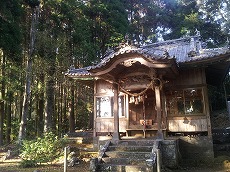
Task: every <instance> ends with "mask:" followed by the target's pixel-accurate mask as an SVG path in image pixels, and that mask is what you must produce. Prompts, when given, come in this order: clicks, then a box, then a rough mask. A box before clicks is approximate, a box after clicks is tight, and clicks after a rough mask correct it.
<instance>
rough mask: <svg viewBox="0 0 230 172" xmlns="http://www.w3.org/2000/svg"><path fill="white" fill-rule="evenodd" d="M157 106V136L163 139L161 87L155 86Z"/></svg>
mask: <svg viewBox="0 0 230 172" xmlns="http://www.w3.org/2000/svg"><path fill="white" fill-rule="evenodd" d="M155 97H156V108H157V137H158V139H163V133H162V127H161V96H160V87H159V86H155Z"/></svg>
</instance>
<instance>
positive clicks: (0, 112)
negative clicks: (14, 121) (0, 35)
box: [0, 52, 5, 146]
mask: <svg viewBox="0 0 230 172" xmlns="http://www.w3.org/2000/svg"><path fill="white" fill-rule="evenodd" d="M0 55H1V66H2V68H1V76H2V77H4V76H5V55H4V53H3V52H1V54H0ZM4 99H5V81H4V79H3V80H2V81H1V95H0V146H2V145H3V121H4V114H5V101H4Z"/></svg>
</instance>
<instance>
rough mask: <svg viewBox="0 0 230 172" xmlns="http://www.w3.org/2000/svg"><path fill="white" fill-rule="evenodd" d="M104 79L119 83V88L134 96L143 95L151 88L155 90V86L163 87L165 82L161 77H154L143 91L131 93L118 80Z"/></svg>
mask: <svg viewBox="0 0 230 172" xmlns="http://www.w3.org/2000/svg"><path fill="white" fill-rule="evenodd" d="M101 79H103V78H101ZM103 80H105V81H107V82H109V83H114V84H117V85H118V88H119V89H120V90H121V91H122V92H124V93H126V94H128V95H130V96H133V97H138V96H141V95H143V94H145V92H146V91H147V90H148V89H149V88H152V90H154V88H155V86H158V87H160V89H161V88H162V86H163V83H162V81H161V80H160V78H153V79H152V80H151V81H150V83H149V84H148V85H147V87H146V88H145V89H144V90H143V91H141V92H139V93H131V92H130V91H127V90H125V89H124V88H122V86H121V85H120V84H119V83H118V82H114V81H110V80H108V79H103Z"/></svg>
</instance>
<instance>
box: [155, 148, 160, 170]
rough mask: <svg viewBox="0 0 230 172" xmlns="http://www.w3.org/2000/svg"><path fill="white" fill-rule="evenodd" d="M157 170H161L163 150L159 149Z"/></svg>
mask: <svg viewBox="0 0 230 172" xmlns="http://www.w3.org/2000/svg"><path fill="white" fill-rule="evenodd" d="M156 153H157V172H161V151H160V149H157V152H156Z"/></svg>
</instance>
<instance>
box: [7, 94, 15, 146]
mask: <svg viewBox="0 0 230 172" xmlns="http://www.w3.org/2000/svg"><path fill="white" fill-rule="evenodd" d="M8 99H9V101H8V102H7V114H6V115H7V122H6V142H7V143H10V141H11V139H10V134H11V105H12V99H13V94H12V93H9V94H8Z"/></svg>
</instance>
